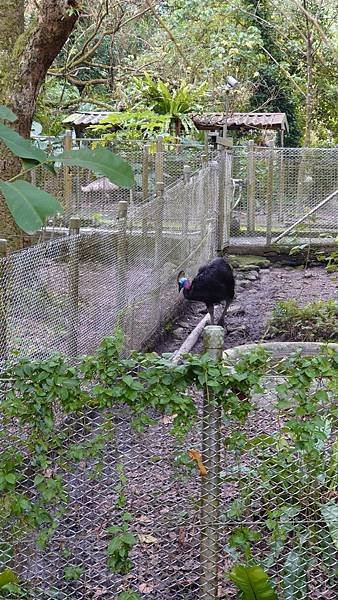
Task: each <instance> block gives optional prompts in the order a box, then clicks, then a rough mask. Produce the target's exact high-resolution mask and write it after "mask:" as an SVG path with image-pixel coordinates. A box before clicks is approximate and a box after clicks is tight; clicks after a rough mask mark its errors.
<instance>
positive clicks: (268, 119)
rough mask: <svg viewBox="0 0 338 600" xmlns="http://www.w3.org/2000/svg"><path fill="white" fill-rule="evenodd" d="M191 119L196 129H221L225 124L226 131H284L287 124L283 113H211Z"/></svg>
mask: <svg viewBox="0 0 338 600" xmlns="http://www.w3.org/2000/svg"><path fill="white" fill-rule="evenodd" d="M192 119H193V121H194V123H195V126H196V127H197V129H207V130H209V131H210V130H215V129H221V128H222V127H223V125H225V122H227V127H228V129H283V130H284V129H286V130H287V131H289V124H288V120H287V118H286V114H285V113H258V112H257V113H256V112H251V113H238V112H231V113H229V114H228V116H227V115H226V113H211V114H206V115H197V114H195V115H193V116H192Z"/></svg>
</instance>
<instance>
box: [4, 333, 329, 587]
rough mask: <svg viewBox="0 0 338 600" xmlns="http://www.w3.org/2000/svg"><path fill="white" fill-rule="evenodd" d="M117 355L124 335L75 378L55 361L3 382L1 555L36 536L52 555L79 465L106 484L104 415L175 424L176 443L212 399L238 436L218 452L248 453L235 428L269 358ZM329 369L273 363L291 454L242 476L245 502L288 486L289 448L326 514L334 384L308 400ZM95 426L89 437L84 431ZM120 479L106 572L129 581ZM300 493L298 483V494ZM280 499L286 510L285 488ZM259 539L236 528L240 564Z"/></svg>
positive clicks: (256, 354) (236, 511) (76, 572)
mask: <svg viewBox="0 0 338 600" xmlns="http://www.w3.org/2000/svg"><path fill="white" fill-rule="evenodd" d="M122 346H123V340H122V337H121V334H119V333H117V334H116V336H115V337H110V338H106V339H105V340H103V342H102V344H101V345H100V347H99V348H98V350H97V352H96V353H95V354H94V355H92V356H86V357H84V358H83V359H82V360H81V362H80V364H78V365H77V366H72V365H70V364H69V363H68V362H67V359H66V358H65V357H63V356H61V355H55V356H53V357H51V358H49V359H46V360H33V361H30V360H28V359H22V360H20V361H19V362H18V363H17V364H16V365H14V366H12V367H11V368H9V369H8V371H7V372H6V373H5V374H3V375H2V378H1V383H2V385H3V386H4V387H5V388H6V394H5V395H4V398H3V400H2V404H1V412H2V419H3V428H2V430H1V433H0V435H1V438H2V439H1V446H2V448H3V451H2V453H1V456H0V497H1V503H0V506H1V508H0V526H1V528H2V529H3V530H4V531H5V532H6V542H5V543H6V544H7V552H6V553H7V554H13V555H15V553H16V552H17V551H18V548H19V545H20V540H21V539H22V538H23V537H24V536H25V535H26V534H27V533H28V532H29V531H31V532H33V531H36V532H37V534H36V543H37V545H38V547H39V548H42V549H43V548H45V547H46V546H47V545H48V543H49V542H50V540H51V538H52V536H53V534H54V532H55V530H56V529H57V527H58V523H59V521H60V518H61V516H62V515H63V514H64V513H65V512H66V511H67V506H68V502H69V497H68V493H69V492H68V491H67V490H68V486H67V481H68V479H67V477H68V475H67V474H69V473H72V472H74V470H76V465H77V464H79V463H80V462H84V463H85V464H86V465H87V466H88V465H90V466H91V477H92V478H94V479H99V478H100V477H101V476H102V462H103V460H104V453H105V448H106V444H114V439H115V431H114V422H113V418H112V411H111V408H112V407H117V408H118V407H124V408H126V407H127V408H128V411H129V412H130V414H131V419H132V422H133V426H134V427H135V428H136V429H137V430H138V431H142V430H144V429H145V428H146V427H147V426H149V425H150V424H151V423H153V422H154V419H155V418H156V417H155V416H154V415H156V413H158V412H160V413H162V414H163V415H167V416H172V417H173V418H172V432H173V433H174V434H175V435H177V436H178V437H180V438H184V437H185V435H186V434H187V432H188V431H189V429H191V428H192V427H193V425H194V424H195V423H196V421H197V418H198V407H197V405H196V401H195V397H196V391H198V390H200V391H205V390H208V393H211V394H212V397H213V401H214V402H215V403H217V404H218V405H219V406H221V407H222V409H223V414H224V418H225V420H226V421H228V422H230V421H231V422H232V423H234V424H235V426H234V427H233V431H232V433H231V435H230V436H228V438H227V439H226V440H225V444H226V446H227V448H228V449H229V450H232V451H234V452H237V453H238V452H240V451H241V449H244V448H245V447H246V446H247V444H248V443H249V441H248V440H247V439H246V438H245V436H244V435H243V434H242V433H240V426H241V424H244V423H246V421H247V420H248V419H249V418H250V412H251V411H252V410H253V408H254V406H255V405H254V394H255V393H258V392H260V391H262V388H261V378H262V376H263V375H264V374H265V373H266V371H267V369H268V367H269V357H268V355H267V354H266V352H265V351H264V350H263V349H262V348H259V347H258V348H257V349H256V350H255V351H253V352H251V353H250V354H248V355H245V356H243V357H242V358H240V359H239V360H237V361H236V364H235V365H229V364H227V363H226V362H214V361H212V360H210V358H209V356H208V355H202V356H196V355H188V356H187V357H186V360H185V361H184V363H183V364H180V365H174V364H173V363H172V362H171V361H170V358H169V357H166V356H164V357H163V356H162V357H161V356H158V355H157V354H154V353H149V354H141V353H133V354H132V355H131V356H129V357H124V356H123V355H122ZM337 364H338V353H334V352H333V350H332V351H331V350H327V351H326V352H324V353H323V354H322V355H319V356H318V357H315V358H311V359H304V358H302V357H300V356H296V357H295V358H293V359H290V361H288V362H287V361H284V362H282V363H281V365H280V366H279V369H281V372H283V373H285V372H287V373H288V374H291V376H290V377H288V380H287V383H285V384H283V385H282V384H281V385H280V386H279V387H278V393H279V396H280V399H279V405H278V406H279V409H280V410H281V411H284V413H283V414H284V417H285V419H286V417H287V421H286V425H285V427H284V429H283V434H281V433H280V434H279V437H278V440H277V442H278V443H280V444H282V438H281V436H282V437H283V436H284V437H285V438H288V437H289V438H290V439H292V440H293V444H294V446H292V448H291V447H290V446H288V447H287V448H285V447H284V448H283V449H282V451H281V453H280V454H278V455H277V456H274V455H273V454H271V458H270V459H269V461H270V462H269V463H268V469H269V470H270V471H269V473H270V475H268V474H267V473H266V472H265V471H264V470H259V469H258V470H256V471H255V473H249V474H248V475H247V483H246V484H245V486H244V488H243V489H244V490H245V489H250V486H251V485H254V477H256V478H259V480H260V481H262V482H264V481H265V483H264V485H265V487H266V485H267V483H266V482H267V481H268V480H269V477H271V473H274V477H275V478H276V477H279V475H278V473H280V472H284V471H280V469H284V470H285V469H289V470H290V473H291V475H290V476H292V477H295V476H296V474H295V473H294V472H292V464H291V462H290V461H291V456H292V453H293V452H294V451H295V448H297V451H298V452H302V456H303V459H304V462H305V464H307V465H308V468H309V472H311V473H312V472H315V473H316V477H317V476H318V479H319V480H320V481H321V485H320V486H317V488H318V493H320V494H321V495H322V503H323V506H324V505H325V503H326V504H329V503H330V495H329V492H330V490H331V491H332V490H333V489H334V487H333V486H335V485H336V484H335V481H336V480H335V478H336V470H335V465H334V457H331V458H330V459H328V461H327V463H325V465H324V466H323V461H322V456H321V446H320V442H321V441H325V439H326V438H325V436H326V435H327V434H326V433H325V432H327V431H328V422H330V424H331V420H332V419H333V418H334V417H335V418H336V417H337V412H335V411H334V410H333V407H332V406H331V404H332V403H329V401H328V400H329V398H330V397H331V396H330V394H332V393H333V387H332V386H333V383H330V385H331V388H330V390H329V392H328V391H327V390H320V389H319V390H317V391H316V393H314V394H312V393H310V390H311V385H313V383H314V382H315V381H324V380H325V381H326V380H329V381H330V382H332V381H335V374H336V373H337ZM290 393H291V397H292V398H296V399H297V411H296V412H292V411H294V408H293V406H291V405H290V404H289V399H288V398H289V396H290ZM325 403H326V404H327V405H328V406H329V407H330V408H329V414H327V415H326V417H325V419H326V420H325V419H324V420H323V418H322V417H320V416H318V415H317V412H316V411H317V408H318V406H319V405H320V406H322V405H323V404H325ZM299 416H300V417H302V418H301V419H299V418H298V417H299ZM93 420H94V422H95V423H96V425H95V427H93V428H92V429H91V423H92V422H93ZM77 423H81V427H83V431H86V432H87V433H89V434H90V435H88V436H87V437H86V438H85V440H84V441H83V440H82V441H81V442H80V443H78V439H76V441H75V440H74V439H73V438H72V436H70V435H69V432H70V431H72V430H73V429H74V427H75V430H76V424H77ZM236 423H237V424H238V427H236ZM330 426H332V425H330ZM72 428H73V429H72ZM330 431H331V430H330ZM323 436H324V437H323ZM263 438H264V439H263ZM263 438H262V439H260V440H258V441H257V444H256V445H255V444H254V447H255V448H256V447H257V452H258V449H259V451H262V448H263V447H264V451H265V452H268V453H269V446H270V445H272V444H275V443H276V440H270V439H268V436H265V437H264V436H263ZM324 438H325V439H324ZM250 444H253V442H252V440H251V441H250ZM262 444H263V446H262ZM288 453H289V454H288ZM289 455H290V456H289ZM323 469H324V470H325V473H326V475H325V477H327V481H326V480H325V482H324V480H323V477H324V475H323ZM329 474H331V475H330V476H329ZM117 477H118V480H119V483H118V486H117V488H116V493H117V500H116V503H117V504H116V506H117V508H118V512H119V515H120V517H119V522H116V523H113V524H111V525H110V526H108V527H107V531H106V533H107V536H108V556H107V565H108V568H109V569H110V570H111V571H113V572H119V573H127V572H128V570H129V569H130V567H131V562H130V556H129V554H130V551H131V550H132V548H133V547H134V545H135V544H136V543H137V539H136V538H135V537H134V535H133V534H132V531H131V528H132V521H133V515H131V514H130V513H129V512H127V510H126V500H125V494H126V488H125V485H126V480H125V474H124V471H123V465H122V464H121V465H120V467H119V470H118V473H117ZM278 481H279V483H278V485H279V486H280V488H281V494H282V493H283V489H284V488H283V485H284V484H283V478H282V477H281V476H280V478H279V479H278ZM336 483H337V482H336ZM271 485H272V484H271ZM306 485H307V484H306V482H304V485H303V486H302V489H303V491H304V490H306V489H307V488H306ZM271 492H272V490H271ZM243 493H244V492H243ZM285 493H288V497H289V499H290V498H292V497H293V496H292V494H293V492H292V486H291V488H290V489H289V487H288V492H286V491H285ZM290 494H291V495H290ZM296 496H297V493H296V492H295V497H296ZM290 501H291V500H290ZM246 505H247V504H246V498H245V493H244V496H243V497H241V498H240V501H238V502H237V505H236V504H234V505H233V506H232V507H231V514H232V516H233V517H236V518H238V519H241V518H242V517H243V515H244V514H245V507H246ZM279 508H280V507H277V509H276V510H277V512H278V510H279ZM277 512H276V511H275V512H273V511H272V510H270V511H269V512H267V515H266V519H267V526H268V528H269V530H270V531H271V536H277V535H278V531H279V530H280V515H282V514H283V512H279V513H278V515H279V516H278V515H277ZM324 512H325V506H324ZM317 516H318V515H317ZM321 518H323V517H321ZM274 523H275V526H274V525H273V524H274ZM283 535H284V534H283ZM257 539H258V538H257V535H256V534H255V533H254V532H251V531H248V530H247V528H245V527H241V525H240V524H239V527H238V529H237V530H235V531H234V532H233V534H232V536H231V538H230V544H231V545H232V547H233V548H234V549H235V550H236V552H237V553H239V554H240V553H241V552H242V551H243V556H244V557H245V558H246V559H250V557H251V549H250V548H251V544H252V543H254V542H255V540H257ZM65 552H66V549H65ZM65 557H66V555H65ZM82 574H83V570H82V568H81V567H80V566H79V565H77V564H76V563H74V565H71V566H69V565H68V567H66V568H65V569H64V577H65V579H66V580H68V581H72V580H76V579H81V576H82Z"/></svg>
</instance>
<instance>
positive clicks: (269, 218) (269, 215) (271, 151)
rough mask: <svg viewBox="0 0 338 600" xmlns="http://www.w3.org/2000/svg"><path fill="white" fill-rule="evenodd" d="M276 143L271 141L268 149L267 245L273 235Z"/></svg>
mask: <svg viewBox="0 0 338 600" xmlns="http://www.w3.org/2000/svg"><path fill="white" fill-rule="evenodd" d="M273 147H274V143H273V142H269V150H268V181H267V189H266V245H267V246H269V245H270V244H271V237H272V198H273V160H274V149H273Z"/></svg>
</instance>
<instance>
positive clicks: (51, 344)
mask: <svg viewBox="0 0 338 600" xmlns="http://www.w3.org/2000/svg"><path fill="white" fill-rule="evenodd" d="M215 189H217V174H216V170H215V166H214V165H210V164H205V166H204V167H203V168H201V169H200V170H199V171H197V172H196V173H195V174H193V175H191V174H190V171H189V169H188V168H186V171H185V175H184V179H183V178H181V179H179V180H178V182H177V183H176V184H172V185H171V186H170V187H168V188H166V189H165V190H164V191H163V184H162V183H161V182H159V184H158V189H157V193H156V195H155V197H154V198H148V200H147V201H145V202H143V203H142V204H140V205H138V206H136V205H134V206H130V205H129V206H128V204H127V202H122V203H121V202H120V203H117V206H119V208H120V214H119V215H117V218H114V219H112V220H110V225H109V228H106V229H105V230H102V229H100V228H99V229H94V228H89V229H88V230H84V231H83V232H82V231H81V230H80V233H77V231H78V229H77V228H78V227H79V226H80V224H81V221H80V220H79V219H75V224H74V219H72V220H71V222H70V224H71V226H72V227H73V229H71V230H70V234H71V235H70V236H69V237H63V238H60V239H54V240H52V241H49V242H45V243H40V244H36V245H35V246H32V247H30V248H28V249H26V250H23V251H22V252H18V253H13V254H11V255H9V256H8V257H6V258H3V259H2V260H1V271H0V274H1V291H2V297H1V312H2V325H1V336H0V348H1V355H2V358H5V359H6V358H10V357H13V356H16V355H17V354H18V353H19V355H20V356H27V357H28V356H31V357H33V356H46V355H48V354H50V353H51V352H52V351H59V352H63V353H65V354H68V355H71V356H73V357H74V356H77V355H79V354H84V353H90V352H91V351H92V350H93V349H95V347H96V346H97V344H98V343H99V342H100V341H101V340H102V338H103V337H104V336H105V335H109V334H111V333H112V332H113V331H114V330H115V328H116V327H118V326H120V327H121V328H122V330H123V332H124V336H125V346H126V350H130V349H135V348H141V347H143V346H144V344H146V342H147V341H148V340H149V338H150V337H151V335H152V334H154V333H156V332H157V331H158V330H159V327H160V324H163V323H164V322H165V321H166V319H167V318H168V315H169V314H170V311H171V310H172V309H173V308H174V307H175V304H176V301H177V297H178V288H177V281H176V278H177V275H178V273H179V271H181V270H185V271H186V272H187V273H191V274H192V275H193V274H195V273H196V271H197V268H198V267H199V266H200V265H201V264H203V263H204V262H205V261H207V259H208V258H209V257H211V256H212V255H213V254H214V243H215V195H214V190H215Z"/></svg>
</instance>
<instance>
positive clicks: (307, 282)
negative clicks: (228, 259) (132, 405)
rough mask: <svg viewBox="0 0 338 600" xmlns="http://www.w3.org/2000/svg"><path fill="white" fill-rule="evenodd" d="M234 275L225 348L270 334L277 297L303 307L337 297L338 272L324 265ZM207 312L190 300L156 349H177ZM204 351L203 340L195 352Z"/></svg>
mask: <svg viewBox="0 0 338 600" xmlns="http://www.w3.org/2000/svg"><path fill="white" fill-rule="evenodd" d="M235 275H236V295H235V300H234V303H233V304H232V306H231V307H230V310H229V314H228V317H227V320H226V322H227V327H228V335H226V337H225V344H224V347H225V348H231V347H233V346H239V345H242V344H247V343H251V342H255V341H259V340H262V339H263V338H264V337H265V336H266V334H267V330H268V322H269V320H270V317H271V313H272V310H273V308H274V306H275V305H276V302H277V301H278V300H286V299H289V298H290V299H291V298H293V299H295V300H297V302H298V303H299V304H300V305H302V306H303V305H305V304H307V303H309V302H312V301H314V300H330V299H338V275H337V274H334V273H333V274H329V273H327V271H326V270H325V269H324V268H322V267H312V268H308V269H306V270H304V269H299V268H294V267H283V268H280V267H269V268H265V269H260V270H258V269H251V270H248V271H239V270H235ZM219 312H220V309H219V310H218V313H219ZM204 313H205V306H204V305H203V304H201V303H197V302H196V303H191V304H189V303H188V302H187V308H186V312H185V314H184V316H183V317H181V318H179V319H178V320H177V321H176V322H175V323H174V325H173V331H172V332H170V333H168V335H166V336H165V337H164V338H163V339H162V340H161V342H160V343H159V344H158V345H157V346H156V348H155V349H156V351H157V352H174V351H175V350H177V349H178V348H179V347H180V345H181V343H182V341H183V340H184V338H185V337H186V336H187V335H188V333H189V332H190V331H191V330H192V329H193V328H194V327H195V325H196V324H197V323H198V322H199V321H200V319H201V318H202V316H203V314H204ZM216 314H217V310H216ZM275 339H278V338H275ZM201 351H202V341H201V340H200V341H199V342H198V344H197V345H196V346H195V348H194V352H201Z"/></svg>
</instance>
